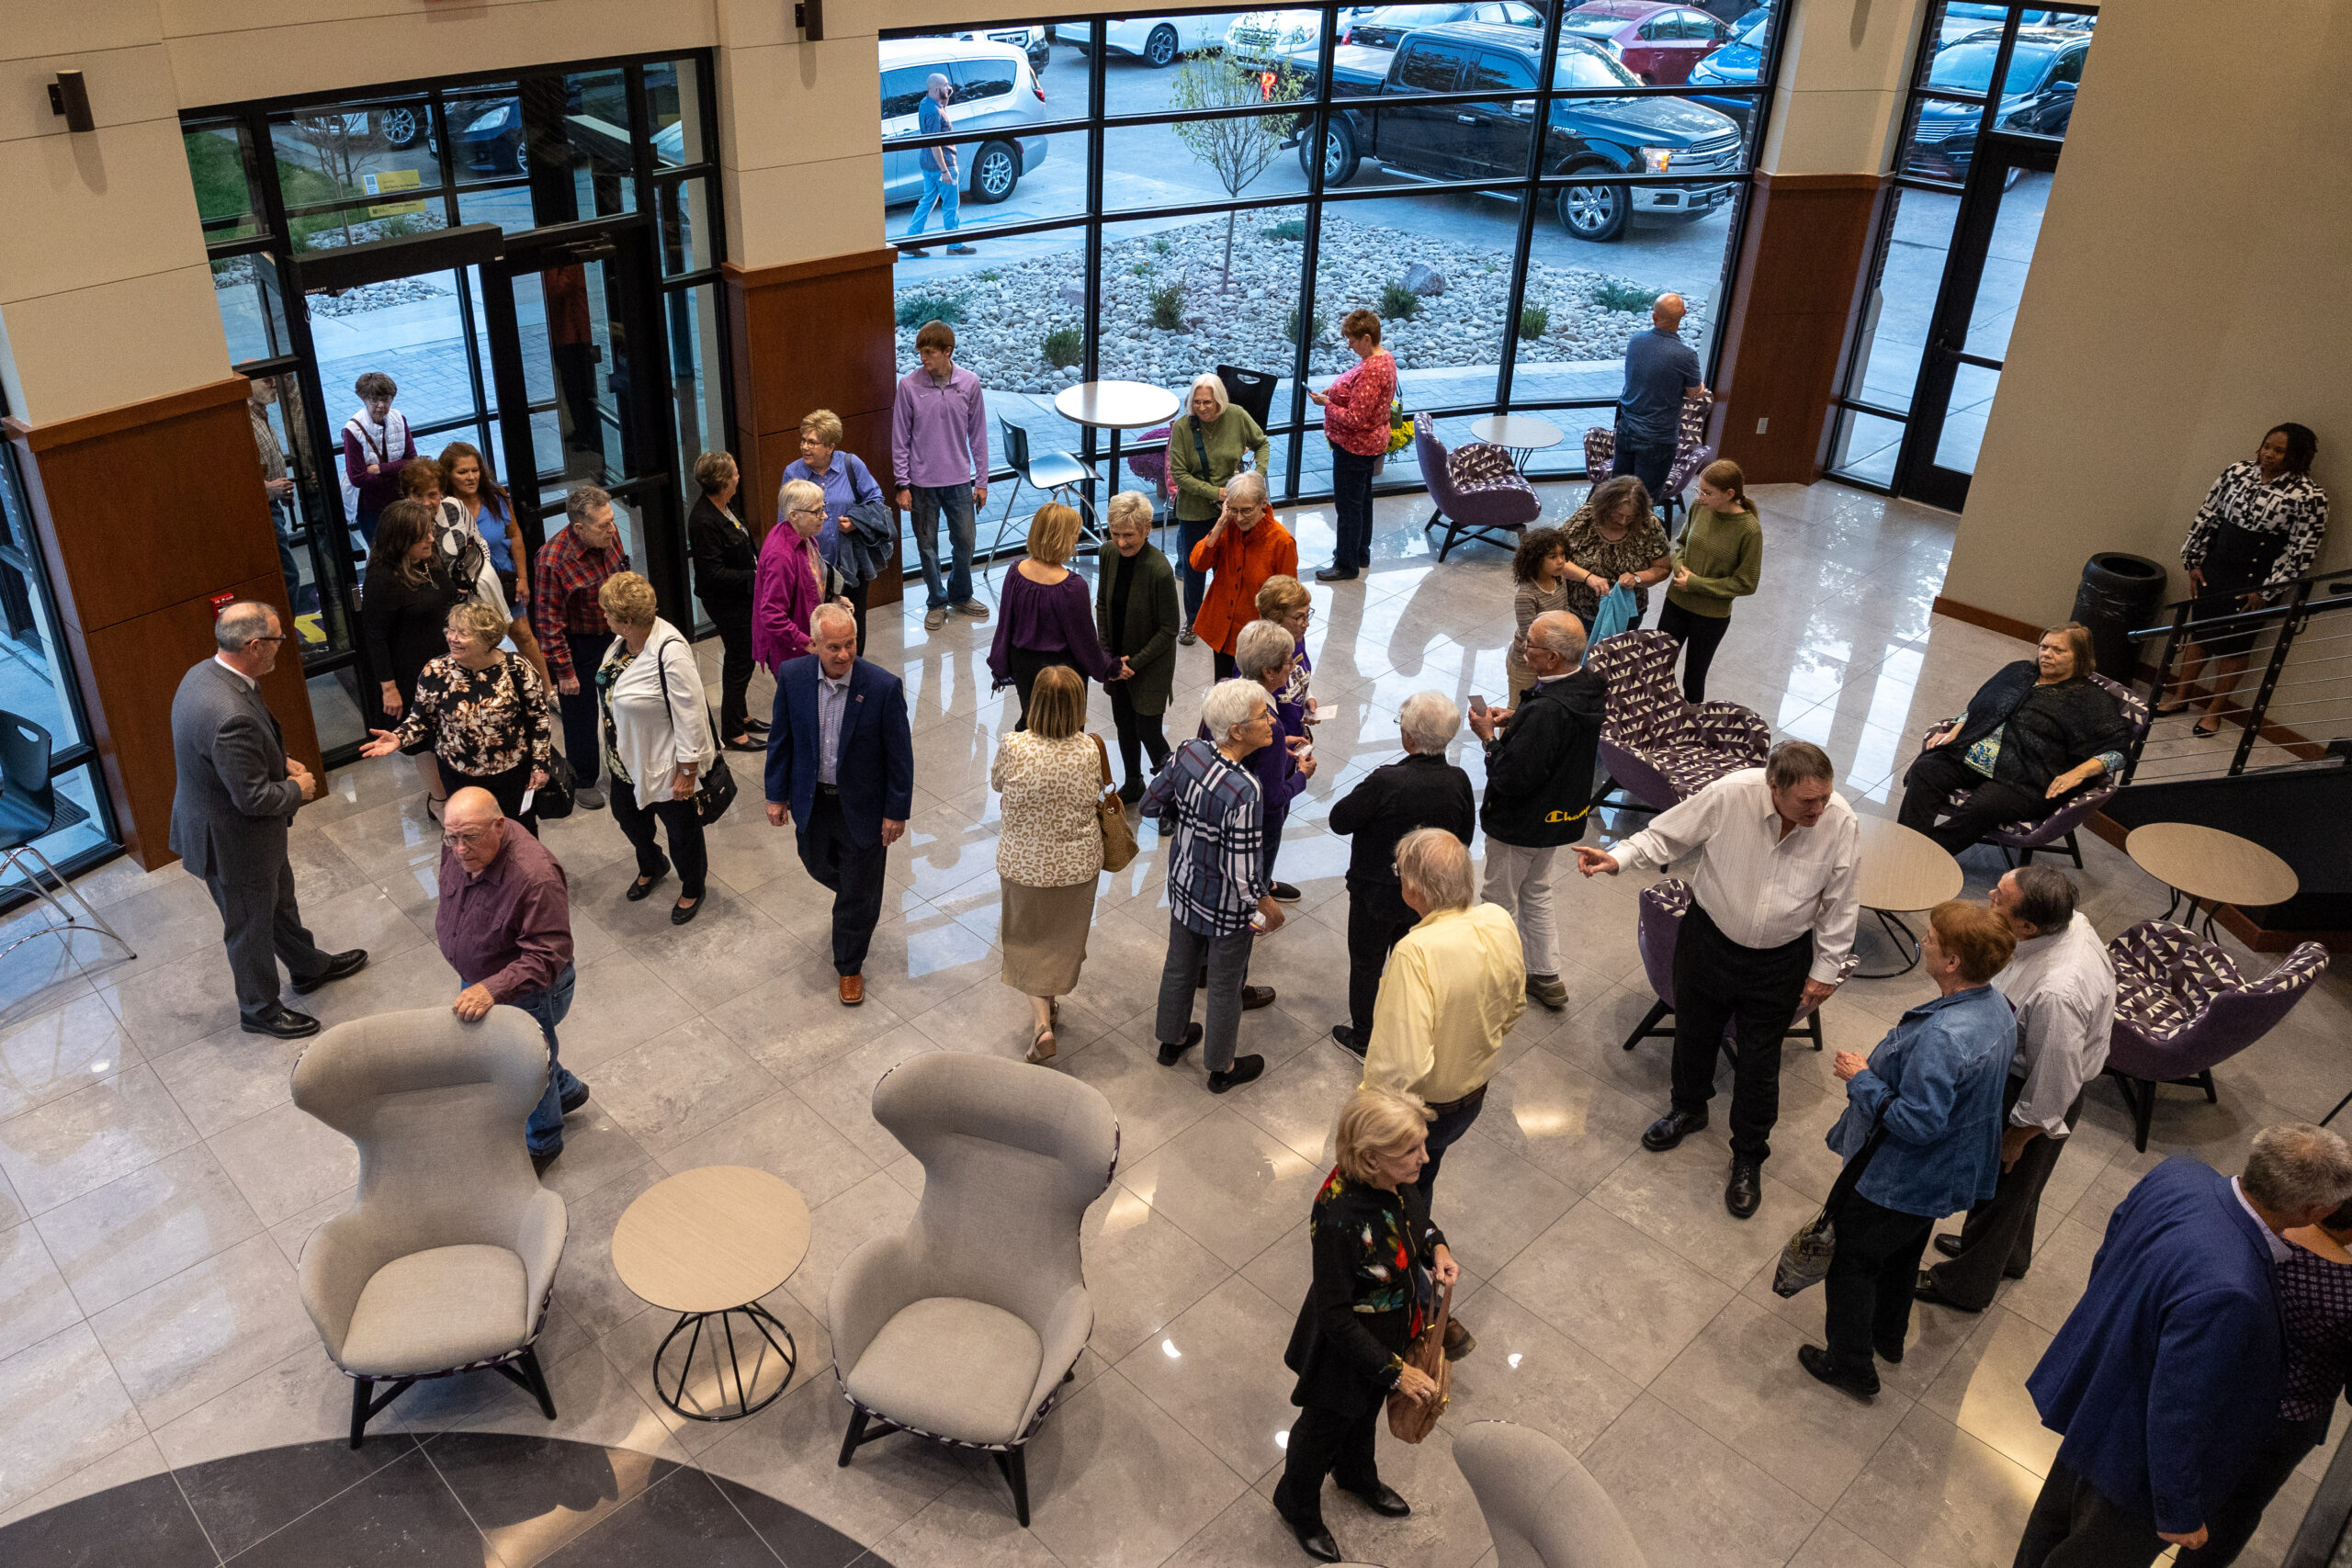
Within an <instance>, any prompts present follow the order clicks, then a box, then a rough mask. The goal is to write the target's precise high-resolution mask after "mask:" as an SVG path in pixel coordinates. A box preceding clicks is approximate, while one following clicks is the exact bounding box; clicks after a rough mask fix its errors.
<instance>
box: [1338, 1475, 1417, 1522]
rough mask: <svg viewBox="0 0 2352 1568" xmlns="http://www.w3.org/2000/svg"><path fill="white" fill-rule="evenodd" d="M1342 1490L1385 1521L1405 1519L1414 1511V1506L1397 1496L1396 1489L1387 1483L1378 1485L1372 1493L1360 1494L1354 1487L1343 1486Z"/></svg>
mask: <svg viewBox="0 0 2352 1568" xmlns="http://www.w3.org/2000/svg"><path fill="white" fill-rule="evenodd" d="M1340 1491H1342V1492H1344V1493H1346V1494H1347V1495H1349V1496H1351V1497H1353V1498H1355V1499H1356V1500H1357V1501H1359V1502H1361V1503H1362V1504H1363V1506H1365V1507H1367V1508H1370V1509H1371V1510H1372V1511H1373V1512H1374V1513H1375V1514H1378V1515H1379V1516H1380V1517H1382V1518H1385V1519H1401V1518H1405V1517H1408V1516H1409V1515H1410V1514H1411V1513H1412V1511H1413V1505H1411V1504H1410V1503H1408V1502H1407V1501H1405V1499H1404V1498H1402V1497H1399V1496H1398V1495H1397V1488H1395V1487H1394V1486H1390V1485H1387V1484H1386V1483H1380V1484H1378V1485H1376V1486H1375V1487H1374V1489H1373V1490H1372V1491H1370V1492H1359V1491H1357V1490H1356V1489H1355V1488H1354V1487H1352V1486H1342V1487H1340Z"/></svg>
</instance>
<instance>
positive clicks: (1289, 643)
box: [1233, 621, 1298, 681]
mask: <svg viewBox="0 0 2352 1568" xmlns="http://www.w3.org/2000/svg"><path fill="white" fill-rule="evenodd" d="M1297 656H1298V639H1297V638H1295V637H1292V636H1291V635H1290V628H1289V627H1288V626H1284V625H1283V624H1282V623H1281V622H1280V621H1252V622H1250V624H1249V625H1248V626H1244V627H1242V628H1241V633H1240V635H1239V636H1238V637H1235V638H1234V639H1233V665H1234V668H1235V669H1237V670H1238V671H1241V673H1242V674H1243V675H1244V676H1246V677H1248V678H1249V679H1250V680H1252V681H1262V680H1264V679H1265V678H1266V677H1267V676H1268V675H1269V674H1271V673H1272V672H1273V671H1276V670H1285V669H1288V668H1289V667H1290V661H1291V660H1293V659H1295V658H1296V657H1297Z"/></svg>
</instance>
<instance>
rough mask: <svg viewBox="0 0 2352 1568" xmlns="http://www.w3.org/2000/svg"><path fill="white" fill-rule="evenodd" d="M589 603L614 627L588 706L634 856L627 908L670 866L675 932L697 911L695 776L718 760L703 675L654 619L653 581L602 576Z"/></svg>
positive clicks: (674, 632)
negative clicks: (665, 835)
mask: <svg viewBox="0 0 2352 1568" xmlns="http://www.w3.org/2000/svg"><path fill="white" fill-rule="evenodd" d="M596 603H597V604H599V605H600V606H602V607H603V609H604V612H605V622H606V624H608V625H609V626H611V627H612V628H613V644H612V647H611V648H609V649H606V650H605V662H604V663H603V664H601V665H600V666H598V667H597V670H596V702H597V705H598V706H599V707H600V708H601V709H602V710H603V712H604V721H605V722H604V730H605V768H606V769H607V770H609V771H610V773H612V780H613V786H612V790H611V792H610V794H609V796H608V798H609V800H610V801H611V804H612V807H613V820H614V821H616V822H617V823H619V824H620V829H621V831H622V832H624V833H626V834H628V841H629V842H630V843H631V844H633V845H635V846H636V849H637V880H636V881H635V882H632V883H630V884H629V888H628V897H629V901H630V902H631V903H634V902H636V901H637V900H638V899H639V898H642V897H645V896H646V895H647V894H649V893H650V892H652V891H653V886H654V884H656V883H658V882H660V881H661V880H662V878H663V877H664V876H667V875H668V874H670V863H671V861H673V860H674V861H675V862H676V863H677V866H678V901H677V903H676V904H675V905H674V906H673V907H672V908H671V910H670V923H671V924H672V925H673V926H683V925H684V924H685V923H686V922H687V921H688V920H691V919H694V918H695V916H696V915H697V914H699V913H701V912H702V892H703V888H702V879H703V875H704V873H705V872H706V871H707V870H708V868H709V865H710V857H709V855H708V854H707V853H706V852H705V851H704V849H703V842H702V818H700V817H698V816H697V815H695V789H696V787H697V786H698V784H699V783H700V780H701V777H702V771H703V769H704V768H706V767H707V766H708V765H709V763H710V760H711V759H712V758H713V757H716V756H718V747H717V746H716V745H714V744H713V743H712V741H711V735H710V725H709V723H708V721H707V719H706V718H705V717H704V703H703V694H702V671H700V670H699V669H697V668H696V667H695V656H694V649H691V648H690V647H688V646H687V644H686V639H685V637H684V636H682V635H680V633H679V631H678V628H677V627H675V626H672V625H671V624H670V623H669V622H667V621H665V620H663V619H662V617H661V616H660V615H658V614H657V613H656V611H655V604H654V598H653V584H651V583H650V582H648V581H645V579H644V578H642V577H639V575H638V574H637V573H636V572H633V571H623V572H616V573H615V574H614V575H613V576H611V577H608V578H606V579H605V583H604V586H603V587H601V588H599V589H598V590H597V591H596ZM657 818H658V819H659V820H660V821H661V823H662V826H663V827H664V828H666V829H668V831H669V835H670V859H669V860H664V859H663V858H662V851H661V848H660V846H659V845H657V844H656V843H655V842H654V837H653V826H654V822H655V820H656V819H657Z"/></svg>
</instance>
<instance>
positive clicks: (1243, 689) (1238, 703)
mask: <svg viewBox="0 0 2352 1568" xmlns="http://www.w3.org/2000/svg"><path fill="white" fill-rule="evenodd" d="M1273 701H1274V699H1273V698H1272V697H1271V696H1268V695H1267V694H1266V688H1265V687H1263V686H1261V685H1260V684H1258V682H1255V681H1243V680H1239V679H1236V680H1231V681H1219V682H1217V683H1216V685H1214V686H1211V687H1210V688H1209V694H1208V695H1207V696H1205V697H1203V698H1202V699H1201V722H1202V723H1203V724H1204V725H1206V726H1207V727H1208V731H1209V739H1210V740H1211V741H1212V742H1213V743H1215V744H1216V745H1219V746H1222V745H1224V744H1225V743H1226V742H1227V740H1229V739H1232V737H1233V731H1234V728H1235V727H1236V726H1238V725H1243V724H1247V723H1249V722H1250V720H1251V719H1253V718H1255V717H1257V716H1258V714H1259V712H1260V710H1261V709H1263V708H1267V707H1271V706H1272V705H1273Z"/></svg>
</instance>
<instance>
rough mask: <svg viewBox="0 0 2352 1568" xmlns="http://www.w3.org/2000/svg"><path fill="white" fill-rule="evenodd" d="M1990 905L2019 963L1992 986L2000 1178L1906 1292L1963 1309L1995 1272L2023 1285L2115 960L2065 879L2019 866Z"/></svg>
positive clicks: (2109, 995) (1992, 1285)
mask: <svg viewBox="0 0 2352 1568" xmlns="http://www.w3.org/2000/svg"><path fill="white" fill-rule="evenodd" d="M1992 905H1993V908H1995V909H1996V910H1998V911H1999V912H2000V914H2001V916H2002V918H2003V919H2007V921H2008V922H2009V930H2010V931H2012V932H2014V933H2015V934H2016V936H2017V939H2018V951H2017V956H2016V957H2014V958H2012V959H2010V960H2009V966H2008V967H2007V969H2004V970H2002V971H2001V973H2000V974H1999V975H1997V976H1995V977H1994V980H1993V988H1994V989H1995V990H1996V991H1998V992H2000V993H2001V994H2002V995H2003V996H2005V997H2007V998H2009V1005H2010V1006H2011V1007H2013V1008H2015V1009H2017V1014H2018V1054H2017V1056H2016V1059H2015V1060H2013V1061H2012V1062H2010V1064H2009V1083H2008V1089H2007V1093H2006V1094H2005V1095H2004V1096H2003V1097H2002V1104H2001V1109H2002V1112H2003V1116H2004V1125H2003V1127H2002V1130H2001V1175H2000V1181H1999V1185H1998V1186H1996V1188H1995V1189H1994V1190H1993V1195H1992V1196H1991V1197H1990V1198H1987V1199H1985V1201H1983V1202H1981V1203H1979V1204H1977V1205H1976V1206H1975V1207H1973V1208H1972V1209H1970V1210H1969V1211H1968V1221H1967V1224H1964V1225H1963V1226H1962V1227H1961V1232H1960V1234H1959V1235H1956V1236H1952V1235H1939V1236H1938V1237H1936V1250H1937V1251H1939V1252H1940V1253H1942V1254H1943V1255H1944V1257H1945V1258H1947V1259H1948V1261H1946V1262H1942V1263H1939V1264H1937V1265H1935V1267H1933V1268H1931V1269H1920V1270H1919V1285H1918V1289H1917V1291H1915V1292H1913V1293H1914V1294H1915V1295H1917V1297H1918V1299H1919V1300H1921V1301H1923V1302H1939V1303H1942V1304H1944V1305H1945V1306H1952V1307H1958V1308H1959V1309H1960V1310H1961V1311H1962V1312H1983V1311H1984V1310H1985V1308H1986V1307H1988V1306H1990V1305H1992V1304H1993V1292H1995V1291H1996V1290H1997V1289H1998V1288H1999V1286H2000V1283H2001V1277H2002V1275H2004V1274H2007V1276H2008V1277H2009V1278H2010V1279H2012V1280H2016V1279H2021V1278H2023V1277H2024V1274H2025V1271H2026V1269H2027V1268H2028V1266H2030V1264H2031V1263H2032V1262H2033V1222H2034V1216H2035V1214H2036V1213H2037V1212H2038V1211H2039V1210H2040V1209H2041V1188H2042V1184H2043V1183H2045V1182H2047V1181H2048V1180H2049V1179H2050V1173H2051V1171H2052V1170H2053V1169H2055V1168H2057V1165H2058V1156H2060V1155H2061V1154H2063V1153H2064V1152H2065V1148H2066V1135H2067V1134H2070V1133H2072V1132H2073V1131H2074V1130H2075V1118H2076V1117H2078V1116H2080V1115H2081V1114H2082V1113H2083V1086H2084V1085H2085V1084H2086V1083H2088V1082H2090V1081H2091V1079H2093V1078H2095V1077H2098V1074H2099V1069H2100V1068H2101V1067H2104V1066H2106V1065H2107V1042H2108V1032H2109V1030H2110V1029H2112V1028H2113V1027H2114V1023H2115V964H2114V961H2113V960H2111V959H2109V957H2108V954H2107V944H2106V943H2105V942H2101V941H2099V939H2098V931H2096V930H2095V929H2093V927H2092V925H2091V922H2090V919H2089V917H2087V916H2086V915H2081V914H2078V913H2076V912H2075V883H2074V879H2073V878H2072V877H2070V876H2068V875H2067V874H2065V873H2064V872H2062V871H2058V870H2055V869H2053V868H2052V867H2050V866H2046V865H2021V866H2019V867H2018V868H2017V870H2015V871H2013V872H2010V873H2009V874H2007V876H2004V877H2003V878H2001V880H2000V881H1999V882H1998V883H1996V884H1995V885H1994V887H1993V897H1992Z"/></svg>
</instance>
